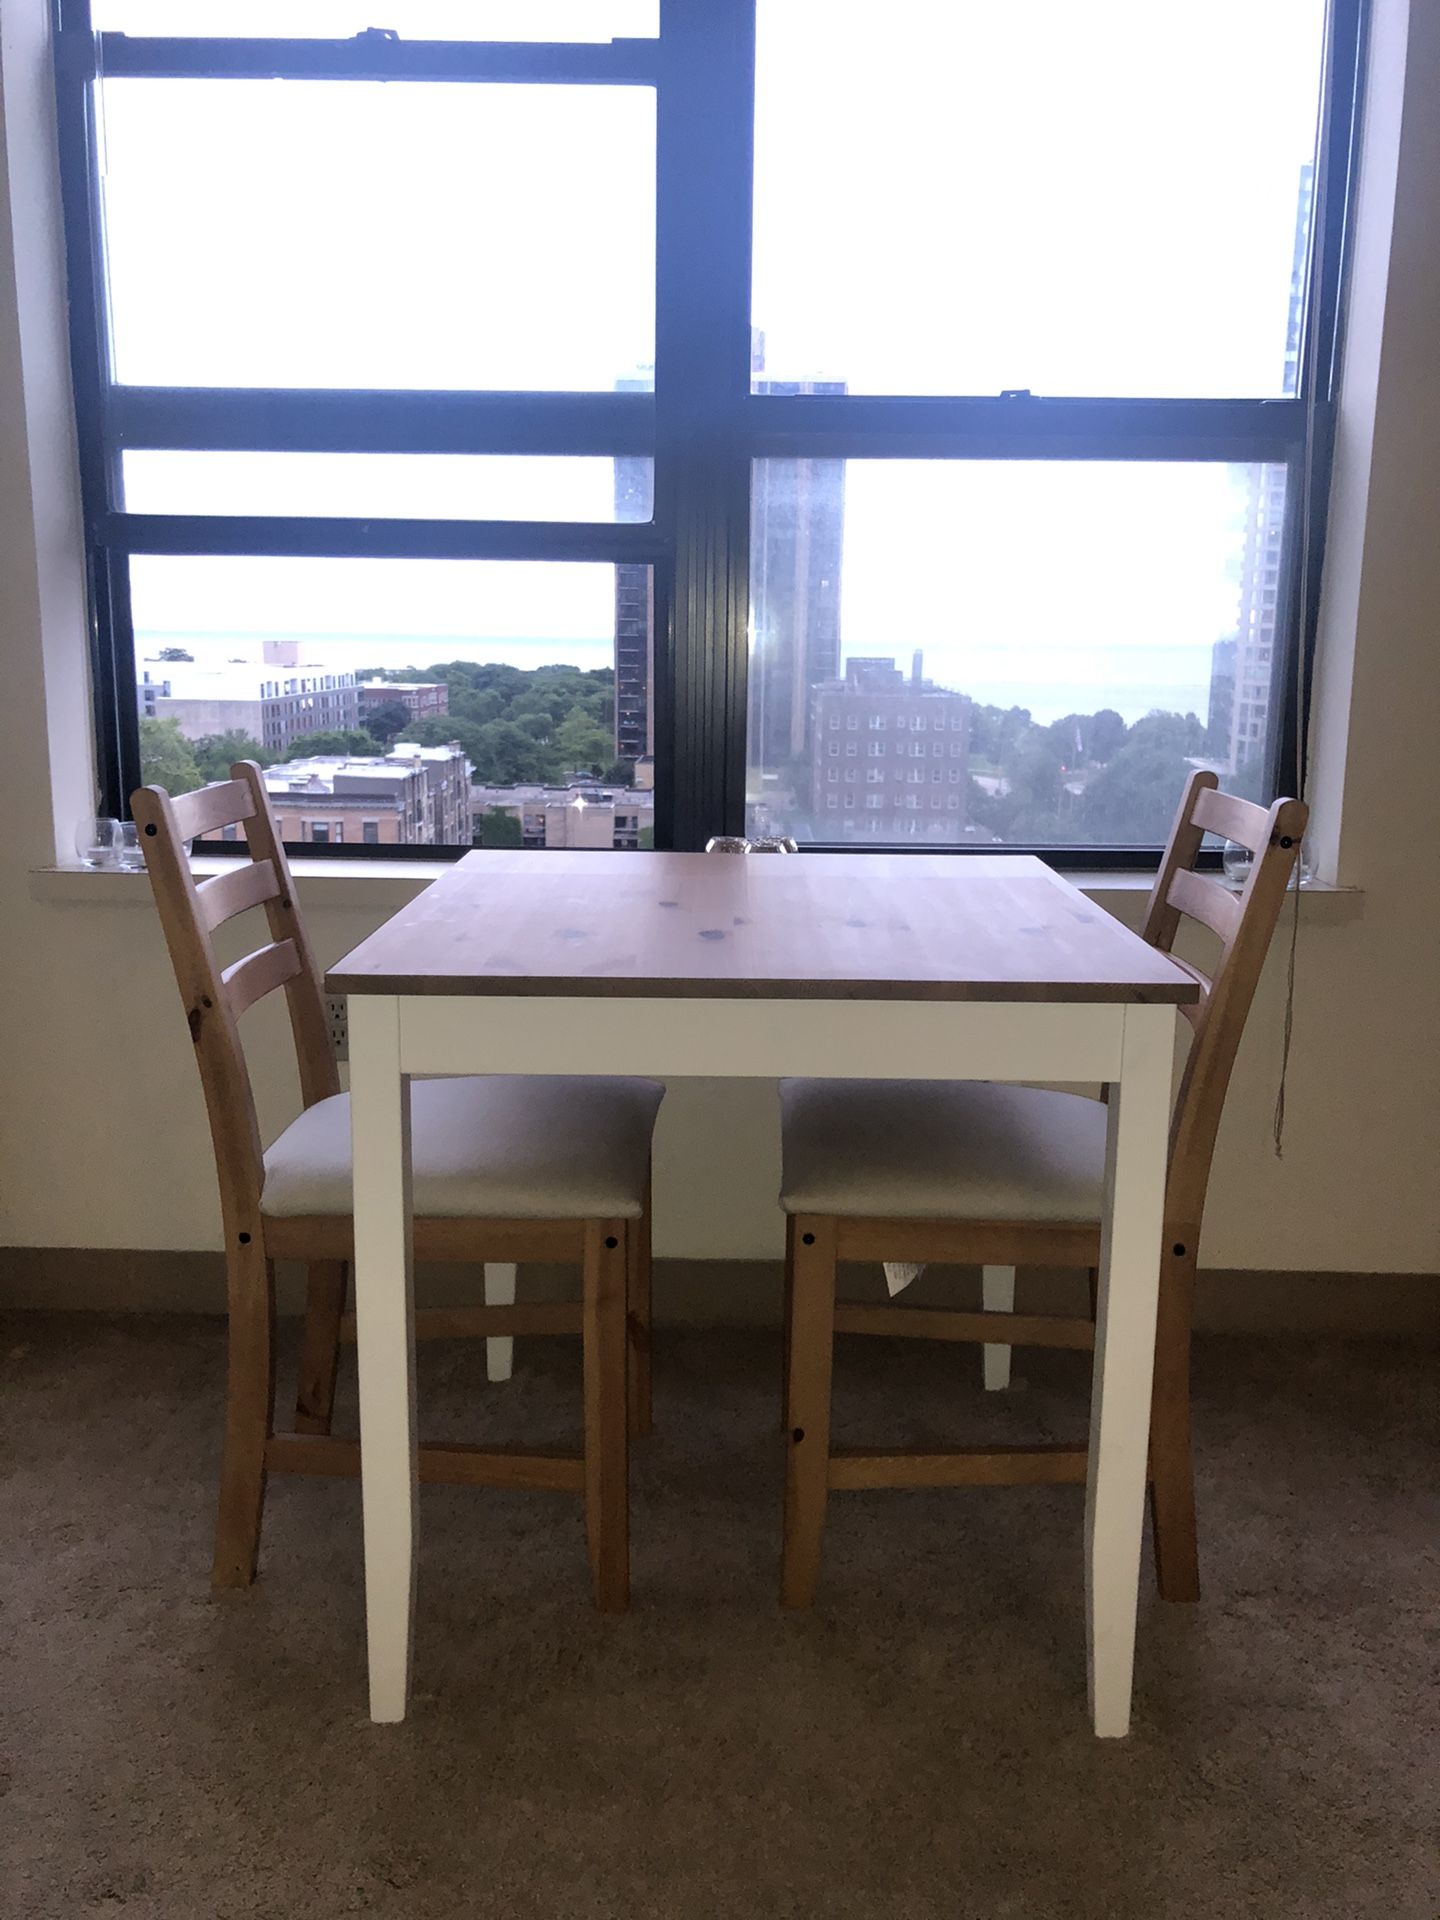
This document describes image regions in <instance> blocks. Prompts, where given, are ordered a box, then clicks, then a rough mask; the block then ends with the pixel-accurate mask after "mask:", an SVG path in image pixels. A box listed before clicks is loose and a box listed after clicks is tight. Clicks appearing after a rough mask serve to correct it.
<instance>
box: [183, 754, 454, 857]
mask: <svg viewBox="0 0 1440 1920" xmlns="http://www.w3.org/2000/svg"><path fill="white" fill-rule="evenodd" d="M265 788H266V791H267V792H268V794H269V795H270V804H271V806H272V807H273V808H274V810H275V818H276V821H277V823H278V827H279V832H280V838H281V839H282V840H285V841H289V842H292V843H296V844H299V843H308V844H309V845H311V846H347V847H348V846H354V847H394V846H430V847H434V846H462V847H468V846H469V845H470V844H471V837H470V763H469V762H468V761H467V760H466V758H465V756H464V754H463V753H462V752H461V751H460V749H459V748H458V747H415V746H409V745H400V746H397V747H396V748H394V750H393V751H392V752H390V753H389V754H386V755H385V756H384V757H381V756H380V755H375V756H373V757H369V758H360V759H347V758H343V757H341V756H339V755H328V754H327V755H322V756H320V757H317V758H316V759H313V760H287V761H285V762H284V763H283V764H282V765H280V766H278V767H267V768H266V769H265ZM237 831H238V830H237V829H236V828H233V827H230V828H226V829H225V831H224V833H223V835H221V836H220V837H222V838H224V839H227V840H233V839H235V838H236V836H237Z"/></svg>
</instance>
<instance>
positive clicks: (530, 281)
mask: <svg viewBox="0 0 1440 1920" xmlns="http://www.w3.org/2000/svg"><path fill="white" fill-rule="evenodd" d="M95 12H96V19H97V24H101V25H108V26H113V27H117V28H125V29H126V30H129V31H132V32H138V31H145V30H149V31H172V32H174V31H181V30H183V31H187V32H195V31H200V30H204V23H208V24H209V27H210V29H211V30H223V29H224V28H225V27H226V26H229V27H230V28H231V29H232V30H233V28H234V26H235V24H236V22H237V21H239V20H241V19H243V20H244V22H245V23H246V30H247V31H250V32H254V33H271V32H281V31H286V32H290V33H301V32H317V33H351V32H354V31H357V30H358V29H359V28H361V27H363V26H367V25H385V26H394V27H396V28H397V29H399V30H400V31H401V32H402V33H404V34H406V35H417V36H418V35H422V34H425V33H431V34H435V35H437V36H447V35H449V36H460V37H466V38H476V37H481V36H482V35H484V36H490V37H521V36H522V35H532V34H533V35H541V36H552V37H572V36H573V37H581V38H605V37H608V36H609V34H610V33H611V32H631V33H645V32H653V31H654V26H655V7H654V4H653V0H649V4H647V3H646V0H635V3H634V4H626V3H625V0H543V4H538V5H537V4H535V0H513V3H510V4H502V3H501V0H494V3H493V4H489V5H482V6H477V5H473V4H462V3H461V0H455V3H454V4H442V3H441V0H424V3H422V4H414V0H407V4H405V5H403V6H402V5H399V4H398V3H397V4H395V5H390V4H389V3H388V0H355V3H354V4H342V0H333V3H332V4H321V3H320V0H285V4H279V0H276V4H268V5H267V4H256V3H255V0H246V4H245V5H243V6H242V5H241V4H240V0H223V3H222V4H213V5H208V6H207V5H183V4H164V3H163V0H151V3H150V4H144V3H143V0H97V4H96V8H95ZM1322 17H1323V5H1322V0H1207V4H1206V5H1205V6H1204V7H1203V8H1197V7H1190V6H1180V5H1178V4H1161V3H1159V0H1105V3H1104V4H1100V3H1099V0H1096V3H1095V4H1087V5H1083V6H1082V5H1077V4H1075V0H1009V4H1007V5H1005V6H1003V7H997V6H995V5H993V4H989V3H984V0H886V4H885V6H884V7H876V6H875V5H874V4H873V0H760V6H759V27H760V41H759V79H758V89H757V90H758V119H757V142H756V229H755V301H754V318H755V322H756V324H757V325H758V326H760V327H761V328H763V329H764V332H765V336H766V345H767V371H768V372H769V373H770V374H771V375H773V376H775V377H780V378H786V377H788V378H804V377H827V378H832V379H843V380H845V381H847V382H848V384H849V386H850V388H851V390H852V391H856V392H904V391H912V392H934V393H966V392H971V393H994V392H997V391H998V390H999V389H1000V388H1002V387H1029V388H1031V389H1032V390H1033V391H1034V392H1036V393H1050V394H1054V393H1066V392H1069V393H1111V394H1126V395H1129V394H1140V395H1143V394H1152V395H1165V394H1183V393H1191V394H1200V395H1263V394H1273V393H1277V392H1279V391H1280V381H1281V373H1282V368H1283V360H1284V348H1285V325H1286V317H1287V303H1288V297H1289V287H1290V268H1291V250H1292V241H1293V233H1294V222H1295V210H1296V199H1297V191H1298V186H1299V175H1300V169H1301V166H1302V164H1303V163H1304V162H1305V161H1306V160H1308V159H1309V158H1310V157H1311V151H1312V147H1313V140H1314V123H1315V110H1316V100H1317V94H1318V84H1319V81H1318V76H1319V58H1320V31H1321V22H1322ZM104 96H105V97H104V137H105V159H106V166H107V182H106V186H107V192H106V213H107V225H108V242H109V248H110V260H111V283H112V289H113V305H114V317H115V351H116V365H117V372H118V374H119V377H120V378H122V379H124V380H130V381H136V382H155V383H157V384H172V385H191V384H193V385H206V384H229V385H237V386H246V385H256V386H261V385H271V384H273V385H279V386H284V385H301V386H304V385H315V386H344V385H351V384H353V385H361V386H413V387H444V386H457V387H477V386H478V387H484V386H494V387H517V388H526V387H534V388H552V389H563V388H567V387H581V388H591V389H607V388H609V387H611V386H612V385H613V383H614V381H615V380H616V379H617V378H619V377H623V376H626V375H630V374H633V373H634V371H635V370H636V368H637V366H644V365H646V364H648V363H649V362H650V361H651V359H652V356H653V339H654V300H653V251H654V226H653V202H654V175H653V153H654V103H653V95H652V94H650V93H649V92H648V90H645V89H634V88H632V89H595V88H580V87H576V88H570V87H505V86H487V87H479V86H464V85H454V86H451V85H424V86H421V85H410V86H405V85H396V84H389V85H385V86H380V85H373V86H372V85H368V84H362V83H344V84H330V85H326V84H324V83H303V82H263V81H250V82H207V83H194V84H191V83H176V82H162V81H135V80H126V81H112V82H110V83H108V84H107V85H106V86H105V89H104ZM427 465H428V471H427V470H426V468H427ZM562 466H563V469H564V470H563V471H562ZM482 467H483V469H484V471H482V470H481V469H482ZM207 468H208V470H207ZM457 468H458V463H449V466H448V471H447V469H445V468H441V469H438V470H437V468H436V463H434V462H430V463H421V464H420V465H417V467H416V468H415V469H413V474H414V478H413V479H409V478H401V479H399V480H398V481H397V479H396V477H395V473H394V466H393V463H391V471H390V473H388V474H385V475H381V476H379V477H377V476H376V474H375V472H374V470H373V469H369V468H367V467H366V466H364V464H363V463H361V464H360V465H359V466H358V467H357V468H356V469H355V470H352V471H351V472H350V473H346V474H340V473H337V471H336V469H335V465H334V463H333V462H331V463H330V464H329V469H328V472H326V471H324V470H322V468H320V467H317V465H316V463H315V462H314V461H313V460H312V461H310V462H308V463H301V464H300V466H298V467H293V468H292V467H291V465H290V464H289V463H287V462H285V461H284V460H281V461H279V462H269V461H267V460H266V458H265V457H264V456H260V457H259V458H258V459H254V458H252V459H251V460H249V461H248V462H246V463H237V464H236V465H235V466H233V467H232V468H231V470H230V471H229V472H228V473H219V472H216V471H215V470H214V464H213V462H211V463H205V462H199V463H193V464H192V463H189V462H186V463H185V465H184V466H183V467H181V466H178V465H172V466H171V469H170V473H169V476H168V481H167V476H166V473H165V471H164V463H163V462H157V461H154V460H152V461H151V462H150V470H149V471H148V472H142V471H140V470H139V468H138V467H137V468H135V469H132V472H131V475H130V482H131V496H130V498H131V504H133V505H134V506H135V507H137V508H143V507H146V506H151V505H153V506H158V507H160V508H162V509H163V508H164V507H167V506H170V507H177V508H186V507H187V506H188V507H189V508H190V509H191V510H194V509H195V508H197V507H198V506H200V505H201V504H202V503H207V504H210V505H214V506H219V507H225V506H230V507H231V508H232V509H238V510H242V511H243V510H246V509H247V507H248V509H249V510H252V511H288V510H291V506H292V504H293V503H295V502H296V501H298V502H299V504H300V505H302V506H303V505H304V504H305V503H306V502H309V503H310V504H311V505H312V506H313V508H314V510H316V511H320V512H326V511H331V512H342V513H343V512H347V511H366V510H371V511H375V510H378V511H384V510H385V509H386V506H387V504H390V503H392V502H393V505H391V510H392V511H395V510H398V511H405V512H419V513H426V512H437V511H439V512H447V511H448V512H456V511H459V512H466V513H474V514H477V515H478V514H484V513H497V512H506V513H507V514H508V515H514V516H515V517H520V516H522V515H524V514H528V513H530V512H536V513H541V514H543V513H545V512H547V511H550V512H555V513H557V514H564V515H566V516H569V515H575V516H576V517H592V516H594V517H605V516H606V515H608V513H609V512H610V511H611V507H612V489H611V480H610V474H609V469H608V466H607V465H606V464H605V463H603V462H601V463H580V462H572V463H557V465H556V467H555V468H554V470H553V477H550V476H546V477H544V478H542V477H540V476H538V475H537V473H536V471H535V463H532V462H524V463H517V465H516V466H515V467H514V468H512V469H511V470H510V472H509V474H508V476H507V475H506V472H505V469H504V468H503V467H501V466H500V464H499V463H496V462H487V463H476V465H475V466H474V467H472V468H470V469H468V470H467V471H466V472H465V473H464V474H463V475H462V478H461V480H460V481H459V482H458V483H457V482H456V481H455V480H454V479H453V478H452V477H450V476H452V475H453V474H454V473H455V472H456V471H457ZM409 471H412V470H407V472H409ZM497 476H500V478H499V480H498V483H497ZM381 485H383V489H384V492H383V497H381V498H379V499H377V497H376V492H375V489H376V488H377V486H381ZM167 486H168V491H167ZM157 488H158V489H159V491H157ZM552 501H553V504H552ZM1240 504H1241V494H1240V490H1239V489H1238V487H1237V486H1236V485H1235V484H1234V481H1233V478H1232V476H1230V475H1229V474H1227V472H1226V470H1225V469H1223V468H1219V467H1211V468H1208V469H1200V468H1194V469H1190V470H1184V469H1177V468H1175V467H1166V468H1160V469H1156V468H1149V467H1147V468H1135V467H1120V466H1106V467H1103V468H1098V469H1090V470H1083V471H1082V470H1079V469H1069V470H1065V469H1063V468H1061V467H1058V466H1055V465H1043V466H1035V465H1031V464H1028V463H1027V464H1026V465H1024V466H1023V467H1022V466H1021V465H1020V464H1019V463H1014V464H1010V465H998V464H997V465H989V466H986V467H984V468H979V469H977V468H969V469H965V468H958V467H952V468H945V469H939V468H926V467H923V466H921V465H919V464H918V463H899V464H895V463H870V464H868V465H865V466H862V465H860V464H858V463H852V464H851V467H850V471H849V474H848V477H847V485H846V516H847V545H846V555H845V568H844V601H843V640H844V644H845V647H846V649H847V651H849V650H854V651H856V652H866V653H870V652H887V651H894V652H895V653H896V654H897V655H902V656H908V653H909V651H910V649H911V648H912V647H913V646H915V645H924V646H925V647H926V651H927V660H928V662H929V664H930V666H931V669H932V671H934V672H936V673H937V675H938V676H939V677H941V678H944V679H949V680H951V681H952V682H953V683H954V684H957V685H962V686H963V685H964V684H965V681H966V677H967V674H969V675H970V676H971V677H974V676H975V674H976V672H977V671H978V667H979V664H980V656H979V653H978V651H977V650H978V649H980V648H986V649H990V650H991V651H992V653H994V654H995V655H996V657H999V658H1001V659H1004V658H1011V659H1013V660H1014V661H1015V662H1016V663H1017V666H1018V665H1019V663H1021V662H1025V663H1028V666H1029V668H1030V669H1033V672H1034V676H1035V678H1036V680H1037V681H1038V682H1043V681H1044V680H1045V679H1047V678H1054V677H1056V676H1057V674H1058V675H1059V677H1063V678H1075V677H1080V678H1085V677H1087V676H1093V677H1094V678H1095V679H1096V681H1097V696H1098V695H1100V694H1103V692H1104V686H1103V685H1101V684H1099V683H1101V682H1107V681H1109V680H1110V679H1113V678H1114V676H1115V674H1116V673H1117V671H1121V670H1122V669H1123V665H1124V662H1123V659H1122V658H1121V656H1122V655H1123V653H1124V651H1125V650H1127V649H1129V650H1131V651H1132V653H1133V656H1134V661H1135V676H1136V677H1137V678H1138V679H1140V680H1144V681H1147V682H1148V681H1151V680H1153V679H1155V678H1156V677H1157V675H1159V676H1160V677H1163V675H1164V673H1165V671H1167V666H1168V667H1173V669H1174V673H1175V677H1176V678H1177V680H1178V679H1183V678H1187V677H1190V676H1191V675H1192V672H1193V667H1192V664H1191V663H1193V660H1194V659H1195V657H1197V650H1200V649H1203V648H1205V647H1208V645H1209V644H1210V643H1211V642H1212V641H1213V640H1215V639H1217V638H1220V637H1221V636H1222V635H1223V633H1224V632H1225V631H1226V630H1227V627H1228V625H1229V624H1230V623H1231V622H1233V618H1234V612H1235V601H1236V578H1235V576H1236V563H1237V560H1238V553H1239V524H1238V513H1239V508H1240ZM135 608H136V617H137V623H138V624H140V625H142V626H146V627H151V628H156V629H171V630H174V629H184V628H190V629H198V628H202V627H205V626H213V627H216V628H219V629H222V630H226V631H230V632H234V631H235V630H236V629H237V628H238V627H242V626H244V625H245V624H247V623H254V624H255V625H256V627H257V629H259V628H260V623H262V622H269V623H270V626H271V628H272V629H273V630H285V631H296V630H299V631H308V632H316V631H333V632H336V633H346V632H369V633H374V632H377V631H378V632H393V631H396V630H397V627H396V625H395V624H394V622H396V621H397V620H398V622H399V630H404V629H405V628H406V627H407V626H408V628H409V630H411V631H415V632H420V633H425V634H436V633H441V634H454V635H456V636H457V637H458V636H462V635H475V636H485V637H487V638H488V637H490V636H494V637H497V638H500V637H508V636H517V637H523V636H525V635H533V636H535V637H537V638H538V637H542V636H543V637H554V638H562V637H563V638H567V639H572V640H573V641H574V642H575V643H576V645H575V647H574V648H573V649H572V651H573V654H574V657H575V658H576V659H577V661H580V662H581V663H583V664H596V663H598V662H599V661H600V660H602V659H604V658H606V657H608V644H609V636H610V633H611V619H612V591H611V582H610V575H609V571H608V569H603V568H584V567H575V566H570V567H564V568H555V569H550V570H546V571H542V570H538V569H535V568H521V567H518V566H517V567H513V568H506V567H499V566H488V567H486V566H479V565H474V564H472V565H468V566H460V565H432V566H428V567H424V566H419V567H417V566H416V565H415V564H413V563H362V564H361V565H359V566H358V567H357V566H356V565H354V564H353V563H350V564H345V563H328V562H326V563H315V562H295V561H289V562H238V561H237V562H231V561H213V562H204V561H201V562H191V561H180V560H147V561H137V562H136V572H135ZM581 642H588V643H589V644H588V645H585V646H583V647H582V646H581V644H580V643H581ZM487 651H493V649H487ZM1142 654H1143V656H1144V658H1143V660H1142V658H1141V656H1142ZM1182 654H1183V656H1184V659H1183V662H1182ZM1167 655H1168V663H1167ZM525 657H526V658H527V660H528V658H529V656H528V655H527V656H525ZM1117 660H1120V666H1118V667H1117V664H1116V663H1117ZM1065 670H1068V671H1065Z"/></svg>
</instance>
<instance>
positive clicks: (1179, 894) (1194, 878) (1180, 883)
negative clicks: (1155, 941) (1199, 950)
mask: <svg viewBox="0 0 1440 1920" xmlns="http://www.w3.org/2000/svg"><path fill="white" fill-rule="evenodd" d="M1167 900H1168V904H1169V905H1170V906H1172V907H1177V908H1178V909H1179V911H1180V913H1181V914H1182V916H1183V915H1188V916H1189V918H1190V919H1192V920H1198V921H1200V923H1201V925H1202V926H1207V927H1209V929H1210V931H1211V932H1212V933H1215V934H1218V935H1219V936H1220V938H1221V940H1225V941H1228V940H1233V939H1234V938H1235V934H1236V932H1237V930H1238V928H1239V926H1240V912H1241V908H1240V896H1239V895H1238V894H1234V893H1231V891H1230V889H1229V888H1228V887H1224V886H1222V885H1221V884H1220V882H1219V881H1218V880H1212V879H1211V878H1210V876H1209V875H1208V874H1204V873H1192V872H1191V871H1190V869H1189V868H1188V867H1182V868H1181V869H1180V871H1179V872H1178V873H1177V874H1176V875H1175V876H1174V878H1173V879H1172V880H1171V882H1170V892H1169V894H1168V896H1167Z"/></svg>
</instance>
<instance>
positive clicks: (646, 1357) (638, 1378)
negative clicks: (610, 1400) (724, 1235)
mask: <svg viewBox="0 0 1440 1920" xmlns="http://www.w3.org/2000/svg"><path fill="white" fill-rule="evenodd" d="M625 1295H626V1313H625V1365H626V1375H625V1404H626V1408H627V1411H628V1415H629V1420H630V1433H631V1436H632V1437H634V1438H640V1437H642V1436H643V1435H645V1434H647V1433H649V1432H650V1429H651V1427H652V1426H653V1424H654V1403H653V1399H652V1393H651V1383H650V1351H651V1333H650V1325H651V1312H650V1309H651V1274H650V1185H649V1182H648V1181H647V1182H646V1185H645V1210H644V1212H643V1213H642V1214H641V1216H640V1218H639V1219H638V1220H632V1221H631V1223H630V1232H629V1234H628V1236H627V1252H626V1260H625Z"/></svg>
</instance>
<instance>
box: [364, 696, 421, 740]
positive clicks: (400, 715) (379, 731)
mask: <svg viewBox="0 0 1440 1920" xmlns="http://www.w3.org/2000/svg"><path fill="white" fill-rule="evenodd" d="M409 725H410V711H409V709H408V707H406V706H404V705H403V704H402V703H401V702H400V701H399V700H387V701H386V702H385V704H384V706H382V707H372V708H371V709H370V711H369V712H368V713H367V714H366V715H365V731H366V732H367V733H373V734H374V736H375V738H376V739H377V740H378V741H379V742H380V744H381V746H382V747H388V746H389V744H390V742H391V741H392V740H397V739H398V738H399V737H400V735H401V734H402V733H404V731H405V729H406V728H407V727H408V726H409Z"/></svg>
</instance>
